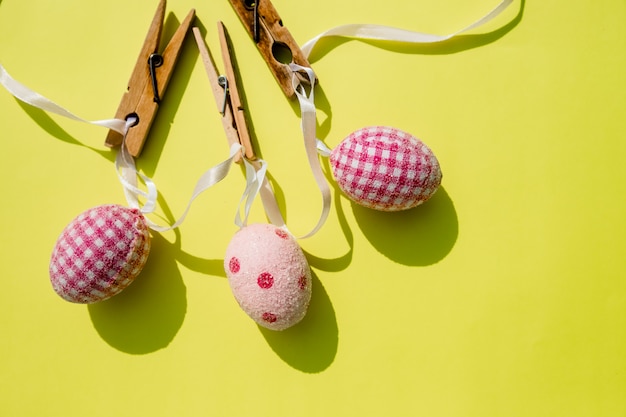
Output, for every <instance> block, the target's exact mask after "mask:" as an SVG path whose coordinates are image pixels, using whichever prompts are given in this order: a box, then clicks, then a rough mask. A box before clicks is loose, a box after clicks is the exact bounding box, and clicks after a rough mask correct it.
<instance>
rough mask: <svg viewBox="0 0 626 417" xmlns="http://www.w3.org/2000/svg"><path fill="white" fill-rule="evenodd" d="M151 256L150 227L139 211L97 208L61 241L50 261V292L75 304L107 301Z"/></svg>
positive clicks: (83, 215)
mask: <svg viewBox="0 0 626 417" xmlns="http://www.w3.org/2000/svg"><path fill="white" fill-rule="evenodd" d="M149 252H150V234H149V230H148V225H147V224H146V220H145V218H144V217H143V215H142V214H141V212H140V211H139V210H138V209H134V208H127V207H123V206H119V205H114V204H110V205H103V206H98V207H94V208H92V209H90V210H87V211H85V212H83V213H81V214H80V215H78V217H76V218H75V219H74V220H72V222H71V223H70V224H68V225H67V226H66V227H65V229H63V232H62V233H61V235H60V236H59V238H58V240H57V242H56V245H55V246H54V250H53V251H52V257H51V259H50V281H51V282H52V288H54V291H56V293H57V294H59V295H60V296H61V297H62V298H64V299H65V300H67V301H71V302H73V303H82V304H92V303H95V302H98V301H102V300H106V299H107V298H110V297H112V296H114V295H115V294H117V293H119V292H120V291H122V290H123V289H124V288H126V287H127V286H128V285H130V284H131V283H132V282H133V280H134V279H135V277H137V275H139V273H140V272H141V269H142V268H143V266H144V265H145V263H146V260H147V259H148V253H149Z"/></svg>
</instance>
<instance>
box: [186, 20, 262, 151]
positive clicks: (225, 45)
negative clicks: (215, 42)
mask: <svg viewBox="0 0 626 417" xmlns="http://www.w3.org/2000/svg"><path fill="white" fill-rule="evenodd" d="M217 29H218V35H219V40H220V48H221V50H222V60H223V61H224V72H225V73H226V74H225V75H218V72H217V69H216V67H215V61H213V57H212V55H211V52H210V51H209V49H208V48H207V46H206V43H205V42H204V39H203V38H202V34H201V33H200V29H198V28H197V27H194V28H193V34H194V37H195V38H196V43H197V44H198V49H199V50H200V56H201V57H202V61H203V62H204V67H205V69H206V72H207V75H208V76H209V82H210V83H211V89H212V90H213V96H214V97H215V103H216V104H217V108H218V110H219V112H220V113H221V114H222V126H223V127H224V132H225V133H226V138H227V139H228V142H229V144H230V145H233V144H234V143H240V144H241V145H242V146H243V148H244V155H245V156H246V158H247V159H250V160H254V159H256V156H255V154H254V149H253V148H252V143H251V140H250V132H249V130H248V125H247V123H246V117H245V111H244V108H243V105H242V102H241V97H240V95H239V87H238V85H237V76H236V70H235V63H234V60H233V59H232V56H231V52H232V50H231V47H230V42H229V39H228V34H227V32H226V27H225V26H224V24H223V23H222V22H218V23H217ZM235 160H236V161H237V162H239V161H240V160H241V158H237V159H235Z"/></svg>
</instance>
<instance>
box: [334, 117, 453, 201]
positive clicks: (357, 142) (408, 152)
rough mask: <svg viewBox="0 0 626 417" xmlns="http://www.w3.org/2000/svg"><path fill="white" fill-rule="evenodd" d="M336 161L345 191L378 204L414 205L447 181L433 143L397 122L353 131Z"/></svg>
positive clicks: (338, 178)
mask: <svg viewBox="0 0 626 417" xmlns="http://www.w3.org/2000/svg"><path fill="white" fill-rule="evenodd" d="M330 164H331V168H332V171H333V176H334V177H335V180H336V181H337V184H338V185H339V187H340V188H341V189H342V191H343V192H344V193H345V194H346V195H347V196H348V197H349V198H350V199H351V200H353V201H355V202H356V203H358V204H361V205H363V206H365V207H369V208H372V209H376V210H382V211H399V210H406V209H410V208H413V207H415V206H417V205H419V204H421V203H423V202H425V201H426V200H428V199H429V198H430V197H431V196H432V195H433V194H434V193H435V191H437V189H438V188H439V185H440V184H441V177H442V174H441V168H440V167H439V162H438V161H437V158H436V157H435V155H434V154H433V152H432V151H431V150H430V148H429V147H428V146H426V145H425V144H424V143H423V142H422V141H421V140H419V139H417V138H415V137H414V136H412V135H411V134H409V133H406V132H403V131H402V130H399V129H396V128H393V127H385V126H373V127H366V128H363V129H359V130H357V131H356V132H353V133H352V134H350V135H349V136H348V137H346V138H345V139H344V140H343V141H342V142H341V143H340V144H339V145H338V146H337V147H336V148H334V149H333V150H332V152H331V154H330Z"/></svg>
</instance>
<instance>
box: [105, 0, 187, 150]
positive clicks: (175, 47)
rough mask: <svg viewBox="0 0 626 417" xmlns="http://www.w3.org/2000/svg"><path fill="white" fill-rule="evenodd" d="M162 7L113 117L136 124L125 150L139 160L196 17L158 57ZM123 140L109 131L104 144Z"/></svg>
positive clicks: (184, 22)
mask: <svg viewBox="0 0 626 417" xmlns="http://www.w3.org/2000/svg"><path fill="white" fill-rule="evenodd" d="M165 6H166V0H161V1H160V3H159V6H158V7H157V11H156V13H155V15H154V18H153V20H152V23H151V25H150V29H149V30H148V34H147V35H146V40H145V41H144V44H143V47H142V48H141V52H140V53H139V57H138V58H137V62H136V64H135V68H134V70H133V73H132V75H131V77H130V80H129V82H128V90H127V92H126V93H124V95H123V97H122V100H121V102H120V105H119V107H118V109H117V112H116V113H115V117H116V118H119V119H127V120H128V118H129V117H136V118H137V123H136V124H135V125H134V126H133V127H131V128H130V129H129V130H128V133H127V134H126V148H127V149H128V152H129V153H130V154H131V155H132V156H134V157H137V156H139V154H140V153H141V150H142V149H143V145H144V143H145V141H146V138H147V136H148V133H149V131H150V128H151V127H152V123H153V122H154V118H155V116H156V113H157V110H158V108H159V103H160V100H161V98H163V96H164V94H165V90H166V88H167V85H168V84H169V81H170V79H171V77H172V73H173V70H174V67H175V65H176V62H177V60H178V56H179V55H180V51H181V49H182V44H183V40H184V39H185V35H186V33H187V32H188V31H189V28H190V27H191V23H192V22H193V19H194V17H195V10H193V9H192V10H191V11H190V12H189V13H188V14H187V16H186V17H185V19H184V20H183V22H182V23H181V25H180V26H179V27H178V29H177V30H176V32H175V33H174V35H173V36H172V39H171V40H170V42H169V43H168V45H167V47H166V48H165V50H164V51H163V53H162V54H160V55H159V54H157V51H158V46H159V40H160V38H161V31H162V29H163V21H164V18H165ZM122 140H123V137H122V135H120V134H119V133H117V132H114V131H109V133H108V135H107V138H106V140H105V144H106V145H107V146H110V147H114V146H119V145H121V143H122Z"/></svg>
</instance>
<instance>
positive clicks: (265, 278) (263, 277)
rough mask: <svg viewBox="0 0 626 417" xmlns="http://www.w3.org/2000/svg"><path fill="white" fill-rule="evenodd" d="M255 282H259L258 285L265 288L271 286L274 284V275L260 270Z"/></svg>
mask: <svg viewBox="0 0 626 417" xmlns="http://www.w3.org/2000/svg"><path fill="white" fill-rule="evenodd" d="M256 282H257V284H259V287H261V288H263V289H264V290H266V289H268V288H272V285H274V277H273V276H272V274H270V273H269V272H262V273H261V274H260V275H259V277H258V278H257V280H256Z"/></svg>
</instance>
